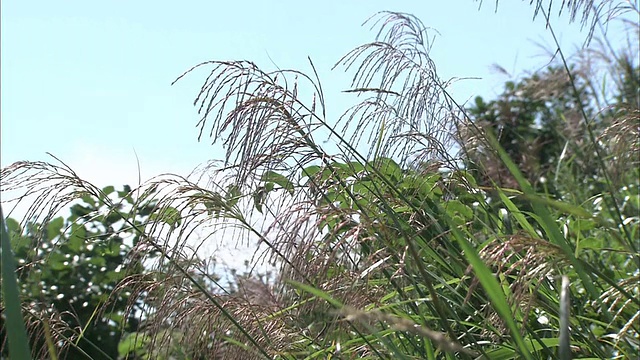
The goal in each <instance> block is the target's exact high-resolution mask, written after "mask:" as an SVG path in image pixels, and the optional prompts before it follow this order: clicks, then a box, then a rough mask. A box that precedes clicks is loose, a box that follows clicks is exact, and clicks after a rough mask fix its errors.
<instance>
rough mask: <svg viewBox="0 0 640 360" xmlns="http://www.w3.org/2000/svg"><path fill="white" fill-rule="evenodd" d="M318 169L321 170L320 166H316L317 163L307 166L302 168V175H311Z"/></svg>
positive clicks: (317, 171)
mask: <svg viewBox="0 0 640 360" xmlns="http://www.w3.org/2000/svg"><path fill="white" fill-rule="evenodd" d="M320 170H322V168H321V167H320V166H318V165H311V166H307V167H306V168H304V169H302V176H303V177H313V176H315V175H316V174H317V173H319V172H320Z"/></svg>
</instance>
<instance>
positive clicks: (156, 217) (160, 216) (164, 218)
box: [149, 206, 182, 228]
mask: <svg viewBox="0 0 640 360" xmlns="http://www.w3.org/2000/svg"><path fill="white" fill-rule="evenodd" d="M149 220H150V221H160V222H163V223H165V224H167V225H169V226H171V227H173V228H175V227H177V226H180V222H181V220H182V219H181V216H180V211H178V209H176V208H174V207H170V206H169V207H165V208H160V209H158V210H157V211H156V212H154V213H153V214H151V215H150V216H149Z"/></svg>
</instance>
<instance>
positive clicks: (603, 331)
mask: <svg viewBox="0 0 640 360" xmlns="http://www.w3.org/2000/svg"><path fill="white" fill-rule="evenodd" d="M542 4H543V2H541V1H539V2H537V5H538V6H537V7H536V10H535V11H536V12H538V11H541V12H542V13H546V10H544V9H543V8H541V5H542ZM592 5H594V4H593V2H570V3H569V4H568V5H567V6H568V8H569V9H570V12H571V17H572V18H575V17H578V13H579V12H578V10H579V9H583V11H584V12H583V16H582V20H583V21H586V20H588V19H589V18H590V17H591V16H595V15H594V12H592V11H595V14H597V13H598V11H602V8H601V7H598V6H596V7H595V8H594V7H593V6H592ZM547 15H548V14H547ZM370 21H371V23H373V26H374V27H376V26H377V27H378V28H379V32H378V36H377V38H376V41H374V42H372V43H370V44H365V45H363V46H360V47H358V48H356V49H354V50H353V51H351V52H349V53H348V54H347V55H346V56H345V57H343V58H342V59H340V61H339V62H338V65H337V66H344V67H345V68H346V69H347V70H355V75H354V77H353V83H352V89H350V90H348V91H349V92H351V93H357V94H359V95H361V96H364V97H365V99H364V100H363V101H361V102H360V103H359V104H357V105H356V106H354V107H353V108H352V109H350V110H349V111H348V112H347V113H346V114H345V115H344V116H343V117H342V118H341V119H340V120H339V122H338V123H331V122H330V121H329V120H328V119H327V118H326V111H325V106H326V104H325V100H324V98H325V97H324V94H323V90H322V86H321V84H320V80H319V79H318V78H317V74H316V71H315V67H314V64H313V63H312V62H310V67H311V70H312V73H313V76H307V75H305V74H303V73H301V72H298V71H272V72H270V71H265V70H262V69H261V68H259V67H258V66H257V65H256V64H254V63H251V62H247V61H211V62H206V63H203V64H200V65H198V66H196V68H205V67H206V68H209V70H210V72H209V75H208V76H207V78H206V79H205V81H204V83H203V85H202V87H201V89H200V91H199V92H198V96H197V98H196V100H195V104H196V105H197V107H198V110H199V112H200V114H201V115H202V118H201V120H200V122H199V124H198V126H199V129H200V136H202V135H203V134H205V130H209V134H210V136H211V137H212V138H213V140H214V141H218V140H219V139H224V141H223V145H224V146H225V149H226V154H225V159H224V160H225V163H224V165H223V166H219V167H211V168H208V169H207V172H208V174H210V175H211V179H210V180H211V181H209V183H207V184H206V185H205V184H203V181H198V180H194V179H193V178H188V177H187V178H185V177H181V176H163V177H158V178H154V179H151V180H150V181H149V182H147V183H145V184H143V185H142V186H141V187H140V188H139V189H135V190H134V191H137V193H138V194H140V199H141V200H139V202H138V203H136V204H134V207H136V206H138V205H140V204H142V202H143V200H144V201H150V200H153V203H154V204H155V205H154V208H153V211H151V213H152V214H153V215H150V217H149V221H148V222H147V223H145V224H143V225H139V224H134V223H131V229H132V231H134V232H135V233H136V234H138V235H139V241H138V242H137V243H136V244H135V245H134V246H133V248H132V250H131V253H130V254H129V259H130V261H131V263H132V264H135V263H138V264H140V263H144V264H145V265H146V271H145V273H143V274H137V275H134V276H130V277H127V278H126V279H125V280H123V282H121V284H120V286H119V287H118V288H117V289H115V290H114V295H116V296H117V294H118V293H121V292H126V291H132V294H131V295H130V299H131V306H130V309H129V311H130V312H133V311H136V310H135V309H136V308H135V306H134V303H135V301H136V300H139V299H144V307H143V308H142V309H138V310H137V311H140V312H141V314H142V315H140V316H141V320H142V323H143V324H142V325H141V326H140V327H139V328H138V329H137V330H136V331H135V332H132V333H131V334H129V335H128V337H127V338H126V341H125V342H126V345H127V346H126V347H124V350H123V352H122V355H123V356H125V355H131V356H133V354H137V356H148V357H153V358H162V357H166V358H170V357H174V358H175V357H179V358H195V357H197V356H200V357H204V358H216V357H220V358H222V357H224V358H231V359H233V358H237V359H240V358H242V359H250V358H256V359H258V358H282V359H291V358H400V359H411V358H427V359H436V358H454V357H455V358H463V359H464V358H467V359H471V358H476V357H485V358H505V359H515V358H529V359H533V358H542V357H545V358H563V359H564V358H569V357H571V356H572V355H573V356H575V355H579V356H584V357H614V356H631V355H633V354H634V353H637V351H638V344H637V334H638V328H637V324H636V320H637V318H638V314H639V310H638V309H639V308H640V307H639V304H638V301H637V293H638V287H637V273H638V266H639V265H638V264H639V263H638V258H637V255H636V253H637V251H635V250H636V249H635V247H634V242H633V236H637V234H638V223H639V221H638V218H637V216H636V215H633V211H634V210H636V211H637V209H638V204H637V201H636V200H634V199H635V198H633V196H635V197H637V196H638V193H637V189H638V184H637V179H636V180H630V179H633V175H634V174H636V173H637V172H636V171H635V170H634V169H633V168H632V167H630V166H628V165H629V162H633V161H635V160H633V159H635V157H637V151H638V142H637V138H636V139H635V140H634V137H633V134H634V133H633V131H635V130H637V129H636V127H637V126H635V125H637V121H638V111H637V109H634V108H630V107H629V106H630V105H629V101H627V100H625V101H624V107H623V106H622V105H620V106H618V107H614V108H616V109H618V110H619V111H613V112H606V113H605V112H598V111H593V112H590V111H585V107H588V106H591V108H593V103H595V101H593V102H591V101H589V99H583V98H581V96H584V95H585V94H587V95H588V94H591V93H589V92H588V91H587V92H581V91H577V89H578V87H580V89H583V88H584V89H588V88H593V86H591V85H592V84H593V82H594V81H595V80H594V78H593V77H594V76H595V75H594V74H593V73H591V72H589V71H586V70H585V69H580V71H578V72H571V71H570V67H569V66H568V64H566V63H564V64H560V65H561V66H559V67H556V68H554V70H553V71H550V72H547V73H544V74H533V75H532V76H531V77H530V78H528V80H527V81H525V82H524V84H523V86H522V87H520V88H517V87H513V88H512V89H511V90H509V91H508V92H507V94H506V95H505V96H506V97H507V98H509V99H510V100H509V101H505V102H503V103H500V104H499V105H500V106H496V107H495V108H494V110H495V111H496V112H497V113H498V114H499V115H501V116H505V117H507V118H508V119H510V121H512V122H514V123H516V122H518V121H520V120H519V119H520V118H521V116H522V115H523V114H521V113H517V111H515V110H513V109H511V107H510V106H509V105H510V104H513V102H510V101H511V100H513V99H512V98H513V97H517V96H519V95H517V94H518V91H523V92H526V93H527V97H525V99H526V100H527V101H532V102H537V103H539V104H538V105H540V104H542V105H543V106H541V107H546V106H547V105H549V106H552V105H554V102H558V101H560V100H559V99H560V97H561V98H562V101H563V104H562V106H556V107H554V109H555V110H556V112H555V113H552V114H547V115H549V116H556V117H557V118H556V120H557V119H563V121H564V122H557V123H554V124H562V125H558V127H557V128H554V129H559V130H561V131H560V132H559V133H561V134H562V145H563V146H561V148H562V149H563V150H562V152H561V155H559V157H557V158H552V159H547V160H548V161H547V162H546V163H545V162H539V161H538V160H530V159H527V158H526V156H527V155H530V154H529V153H528V152H532V151H534V150H535V149H538V150H540V149H542V148H544V146H545V145H546V143H544V141H543V140H541V137H539V136H533V138H532V139H525V140H531V142H530V143H529V144H528V145H530V146H529V147H525V148H524V150H525V151H520V152H519V153H518V152H517V151H515V150H517V148H505V145H509V144H510V143H509V142H507V143H505V142H504V141H503V140H504V137H502V138H501V137H500V136H501V135H500V134H495V133H494V132H493V129H492V126H491V124H490V123H488V122H487V121H485V120H486V119H483V118H482V117H481V116H480V115H482V114H480V113H479V114H480V115H478V114H475V115H478V116H475V115H474V114H469V113H468V112H467V110H466V109H464V108H463V107H462V106H460V105H459V104H457V103H456V102H455V100H454V99H453V98H452V96H451V95H450V94H449V93H448V85H449V82H448V81H443V80H441V79H440V78H439V77H438V74H437V71H436V68H435V64H434V63H433V61H432V60H431V58H430V56H429V51H430V44H429V37H428V36H427V33H426V27H425V26H424V25H423V24H422V23H421V22H420V21H419V20H418V19H417V18H415V17H413V16H411V15H408V14H402V13H380V14H377V15H376V16H374V17H373V18H372V19H370ZM636 66H637V64H636ZM194 69H195V68H194ZM191 70H193V69H191ZM191 70H189V71H187V73H185V74H184V75H183V76H186V75H187V74H189V73H190V72H191ZM583 70H584V71H583ZM587 70H588V69H587ZM576 75H579V76H580V77H581V79H580V80H578V79H577V78H576ZM181 77H182V76H181ZM567 91H568V92H569V94H566V93H567ZM304 94H308V95H309V96H306V95H304ZM593 96H595V95H593ZM602 97H607V96H605V95H602ZM623 98H624V99H627V98H628V95H624V97H623ZM518 101H520V100H518ZM622 103H623V102H618V103H616V104H622ZM567 104H569V105H567ZM556 105H557V104H556ZM574 105H575V106H574ZM578 105H579V106H578ZM554 106H555V105H554ZM580 106H582V108H581V107H580ZM620 109H624V111H623V110H620ZM507 110H508V111H507ZM506 112H509V114H506V115H505V113H506ZM474 116H475V117H474ZM597 116H600V117H601V118H600V119H599V120H598V121H595V120H594V119H596V117H597ZM596 125H598V126H596ZM529 127H530V128H531V127H532V124H530V125H529ZM577 129H578V130H580V129H583V130H584V131H582V130H580V131H578V130H577ZM634 129H635V130H634ZM585 132H587V133H588V134H587V135H585ZM533 133H534V134H536V133H535V131H534V132H533ZM325 134H329V139H328V140H327V141H330V142H332V145H335V146H334V148H336V149H338V150H337V153H336V154H332V153H329V151H328V150H327V148H328V147H326V145H325V142H324V141H319V140H318V138H319V137H321V136H323V137H324V135H325ZM590 135H596V136H590ZM456 140H459V141H460V142H459V143H458V144H455V141H456ZM556 140H557V139H556ZM605 140H607V142H609V143H611V142H612V140H616V142H615V144H614V145H606V144H603V143H605ZM501 141H502V142H501ZM545 141H546V140H545ZM457 148H459V149H460V151H459V153H455V150H456V149H457ZM514 149H515V150H514ZM536 151H537V150H536ZM514 154H515V155H517V156H514ZM609 156H611V158H612V159H615V160H616V161H614V162H611V163H606V162H603V160H604V159H608V158H609ZM594 158H596V159H598V163H597V164H595V165H594V164H593V161H591V160H592V159H594ZM605 163H606V165H605V166H602V164H605ZM18 168H20V169H26V170H32V171H35V172H36V173H37V174H39V176H36V177H33V176H31V177H24V174H25V173H23V172H19V171H16V169H18ZM60 170H61V169H60V168H55V167H50V166H49V165H46V164H42V163H23V164H21V165H20V166H15V167H13V168H9V169H7V170H6V172H5V170H3V176H2V179H3V180H2V181H3V185H4V184H5V183H6V184H14V185H22V186H26V187H27V189H28V191H36V190H37V191H41V192H42V194H44V196H43V197H41V199H45V201H43V200H40V202H38V203H36V204H34V207H33V211H32V213H34V214H38V213H42V212H44V210H46V208H47V206H49V208H50V209H58V208H59V207H58V206H59V205H61V204H63V199H64V200H65V201H67V200H69V199H71V200H72V199H73V194H81V193H83V192H93V193H95V194H96V195H98V196H99V195H100V194H99V191H98V190H96V189H95V187H92V186H91V185H90V184H87V183H85V182H82V181H81V180H80V179H78V178H77V176H75V174H73V173H72V172H70V170H66V171H67V172H68V174H67V175H68V176H61V175H60V174H61V171H60ZM5 174H6V176H5ZM540 174H544V175H545V176H549V175H552V176H551V177H552V178H553V185H554V187H553V189H552V190H549V187H547V188H545V183H544V182H540V183H536V176H538V177H539V176H540ZM612 179H614V180H612ZM200 180H201V179H200ZM634 181H635V183H634ZM50 184H53V185H50ZM538 185H540V186H538ZM616 186H618V187H619V188H621V187H622V186H626V187H625V189H626V190H624V191H626V193H625V194H624V195H623V194H622V192H619V191H617V190H616V189H617V188H616ZM585 188H586V190H585ZM65 191H70V192H65ZM57 194H70V195H69V196H70V197H60V196H58V195H57ZM597 198H600V199H604V198H606V199H608V200H607V201H606V202H605V204H604V205H603V204H602V201H595V200H594V199H597ZM69 201H70V200H69ZM105 201H106V200H105ZM108 205H109V206H111V208H112V209H116V208H117V207H116V206H115V204H108ZM114 211H116V210H114ZM45 220H46V217H45ZM123 220H124V221H128V219H126V217H125V218H124V219H123ZM203 230H206V231H203ZM199 231H203V232H204V233H205V234H204V235H203V236H200V237H196V236H195V235H194V234H197V233H198V232H199ZM221 238H233V239H237V241H238V242H240V241H255V242H257V243H258V244H259V248H258V250H257V252H256V255H255V258H254V260H255V262H256V263H257V262H259V261H267V262H269V263H270V264H272V265H273V266H275V267H277V268H278V272H277V276H276V277H275V281H273V282H272V283H269V284H267V282H266V281H265V282H263V281H260V280H259V277H258V276H257V275H255V273H253V272H251V271H250V272H249V273H248V274H247V275H246V276H244V277H237V278H236V280H237V281H236V283H235V284H234V286H228V285H225V284H222V283H221V282H220V281H219V278H217V277H216V276H215V274H214V273H213V271H212V267H211V266H210V265H209V264H208V263H207V262H206V261H203V259H200V258H199V257H198V250H199V249H200V248H202V247H204V246H211V245H212V244H215V243H216V242H218V241H219V240H220V239H221ZM3 244H4V242H3ZM3 254H4V251H3ZM158 255H159V257H158ZM204 260H206V259H204ZM251 265H252V266H253V265H256V264H251ZM559 279H562V282H561V283H559V281H558V280H559ZM569 298H571V301H569V300H568V299H569ZM568 330H570V331H568Z"/></svg>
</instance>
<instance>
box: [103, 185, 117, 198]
mask: <svg viewBox="0 0 640 360" xmlns="http://www.w3.org/2000/svg"><path fill="white" fill-rule="evenodd" d="M115 190H116V189H115V188H114V187H113V186H112V185H109V186H107V187H105V188H103V189H102V192H103V193H104V195H105V196H108V195H110V194H111V193H113V192H114V191H115Z"/></svg>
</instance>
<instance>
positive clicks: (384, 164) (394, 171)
mask: <svg viewBox="0 0 640 360" xmlns="http://www.w3.org/2000/svg"><path fill="white" fill-rule="evenodd" d="M373 164H374V166H375V167H376V168H377V169H378V171H380V173H381V174H382V175H384V176H385V177H387V179H388V180H389V181H394V182H397V181H400V180H401V179H402V168H400V166H399V165H398V164H397V163H396V162H395V161H393V159H389V158H378V159H375V160H374V161H373Z"/></svg>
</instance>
